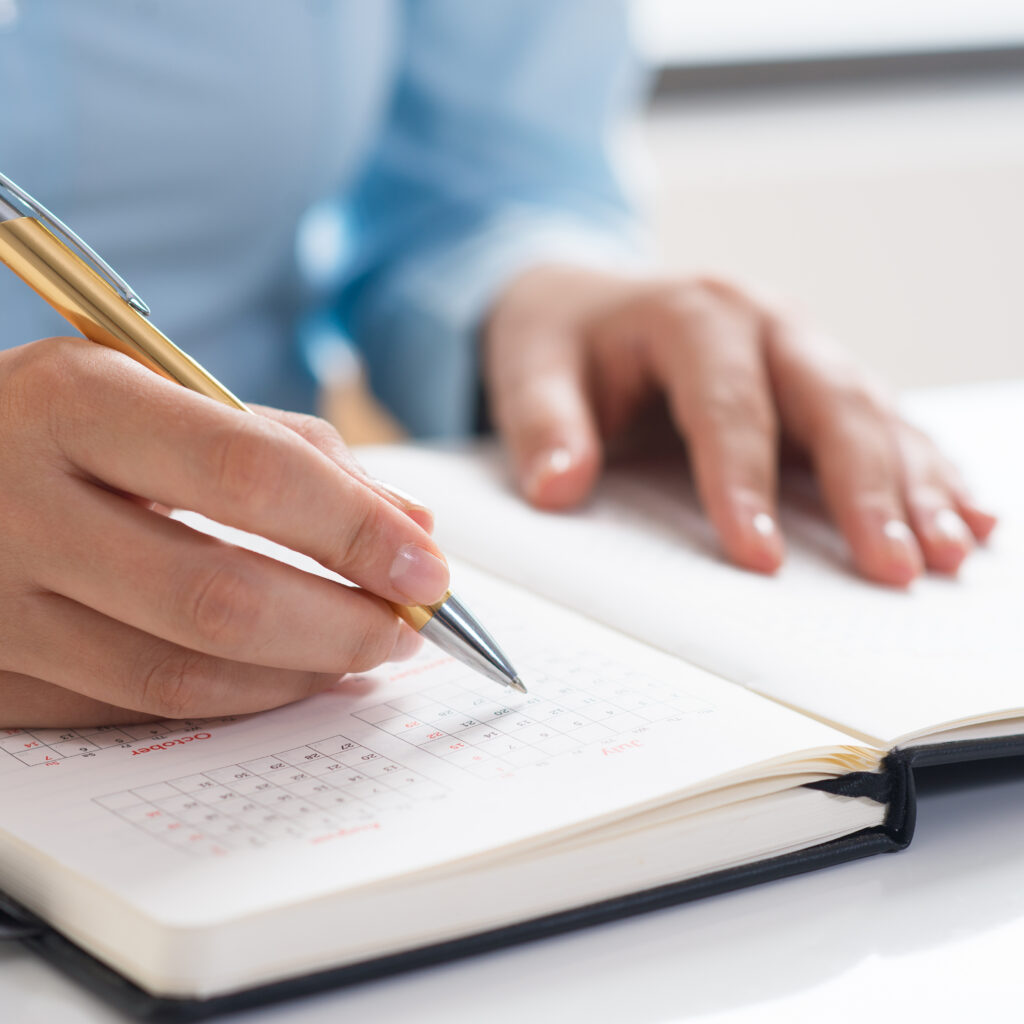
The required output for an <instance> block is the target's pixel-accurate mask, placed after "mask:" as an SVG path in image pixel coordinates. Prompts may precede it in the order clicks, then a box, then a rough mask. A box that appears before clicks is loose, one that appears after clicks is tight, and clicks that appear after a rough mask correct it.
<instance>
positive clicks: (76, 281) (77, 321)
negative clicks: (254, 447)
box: [0, 174, 526, 693]
mask: <svg viewBox="0 0 1024 1024" xmlns="http://www.w3.org/2000/svg"><path fill="white" fill-rule="evenodd" d="M62 239H63V240H62ZM0 262H3V263H5V264H6V265H7V266H8V267H9V268H10V269H11V270H13V271H14V273H15V274H17V275H18V277H20V278H21V279H22V280H23V281H24V282H25V283H26V284H27V285H28V286H29V287H30V288H32V289H34V290H35V291H36V292H38V293H39V294H40V295H41V296H42V297H43V298H44V299H45V300H46V301H47V302H48V303H49V304H50V305H51V306H53V308H54V309H55V310H57V312H58V313H60V314H61V316H63V317H64V318H65V319H66V320H68V321H69V322H70V323H72V324H73V325H74V326H75V327H77V328H78V330H79V331H81V332H82V334H84V335H85V336H86V337H87V338H88V339H90V341H95V342H97V343H98V344H100V345H106V346H108V347H109V348H114V349H117V350H118V351H119V352H123V353H124V354H125V355H127V356H131V357H132V359H135V360H137V361H138V362H140V363H142V365H143V366H147V367H149V369H151V370H152V371H153V372H154V373H158V374H160V376H162V377H166V378H167V379H168V380H172V381H175V382H176V383H178V384H183V385H184V386H185V387H187V388H191V389H192V390H193V391H196V392H198V393H199V394H201V395H206V397H207V398H212V399H214V400H216V401H218V402H222V403H223V404H224V405H230V406H232V407H233V408H235V409H239V410H240V411H242V412H247V413H252V410H251V409H250V408H248V406H246V405H245V403H244V402H242V401H241V400H240V399H238V398H236V397H235V396H234V395H233V394H232V393H231V392H230V391H228V389H227V388H225V387H224V386H223V385H222V384H220V383H219V382H218V381H217V380H216V379H215V378H214V377H212V376H211V375H210V374H209V373H207V372H206V370H204V369H203V368H202V367H201V366H200V365H199V364H198V363H197V362H196V361H195V360H194V359H192V357H191V356H189V355H186V353H184V352H182V350H181V349H180V348H178V347H177V346H176V345H175V344H174V343H173V342H172V341H171V340H170V339H169V338H168V337H166V336H165V335H164V334H161V333H160V331H158V330H157V329H156V328H155V327H154V326H153V325H152V324H151V323H150V322H149V320H148V319H147V318H148V317H149V307H148V306H147V305H146V304H145V303H144V302H143V301H142V300H141V299H140V298H139V297H138V295H136V294H135V292H134V291H132V289H131V288H129V287H128V285H127V283H126V282H125V281H124V279H123V278H121V277H120V276H119V275H118V274H116V273H115V272H114V270H113V268H111V267H110V266H109V265H108V264H107V263H106V262H104V261H103V260H102V259H101V258H100V257H99V256H98V255H97V254H96V253H95V252H94V251H93V250H92V249H91V248H89V246H88V245H86V244H85V242H83V241H82V239H81V238H79V237H78V236H77V235H76V234H75V233H74V232H73V231H72V230H71V229H70V228H68V227H67V225H65V224H64V223H62V222H61V221H60V220H58V219H57V218H56V217H55V216H54V215H53V214H52V213H50V212H49V210H47V209H46V207H44V206H42V205H41V204H40V203H38V202H37V201H36V200H35V199H33V198H32V196H30V195H29V194H28V193H27V192H25V191H24V190H23V189H21V188H19V187H18V186H17V185H16V184H15V183H14V182H13V181H11V180H10V179H9V178H7V177H5V176H4V175H2V174H0ZM390 603H391V607H392V608H393V609H394V610H395V613H396V614H397V615H398V616H399V617H400V618H402V619H404V620H405V622H407V623H408V624H409V625H410V626H412V628H413V629H415V630H416V631H417V632H418V633H420V634H421V635H422V636H424V637H426V639H428V640H430V641H432V642H433V643H434V644H436V645H437V646H438V647H440V648H441V649H442V650H444V651H446V652H447V653H448V654H451V655H452V656H453V657H455V658H457V659H458V660H459V661H461V662H463V663H464V664H466V665H469V666H470V667H472V668H475V669H476V670H477V671H478V672H481V673H482V674H483V675H485V676H487V677H488V678H489V679H493V680H495V681H496V682H499V683H501V684H502V685H503V686H510V687H512V688H513V689H515V690H518V691H519V692H520V693H526V687H525V686H523V683H522V681H521V680H520V678H519V676H518V675H517V674H516V671H515V669H514V668H513V667H512V665H511V664H510V663H509V660H508V658H506V657H505V655H504V654H503V653H502V651H501V648H500V647H498V645H497V644H496V643H495V642H494V640H493V638H492V637H491V635H490V634H489V633H488V632H487V631H486V630H485V629H484V628H483V626H481V625H480V623H479V622H477V620H476V619H475V618H474V617H473V615H472V614H471V613H470V612H469V611H468V610H467V609H466V607H465V606H464V605H463V604H462V602H460V601H459V599H458V598H457V597H455V596H454V595H453V594H452V593H451V591H449V592H448V593H447V594H445V596H444V597H443V598H442V599H441V600H440V601H438V602H437V603H436V604H432V605H401V604H396V603H394V602H390Z"/></svg>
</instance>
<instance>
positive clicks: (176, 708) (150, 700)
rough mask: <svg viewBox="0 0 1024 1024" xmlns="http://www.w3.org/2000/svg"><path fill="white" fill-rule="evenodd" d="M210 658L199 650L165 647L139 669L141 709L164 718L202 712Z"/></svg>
mask: <svg viewBox="0 0 1024 1024" xmlns="http://www.w3.org/2000/svg"><path fill="white" fill-rule="evenodd" d="M205 666H206V659H205V658H204V657H203V656H202V655H201V654H199V653H198V652H196V651H187V650H181V649H175V648H168V649H163V650H161V651H160V652H159V653H158V654H157V655H156V657H155V658H154V657H152V655H150V658H149V660H148V661H147V663H146V664H145V665H144V666H143V668H142V671H141V672H139V673H138V675H137V678H138V686H139V705H140V710H142V711H145V712H147V713H148V714H153V715H160V716H161V717H164V718H174V719H178V718H188V717H190V716H191V715H195V714H200V713H201V712H202V710H203V708H202V694H203V692H204V689H205V687H204V683H205V682H206V681H207V680H206V672H205V671H204V668H205Z"/></svg>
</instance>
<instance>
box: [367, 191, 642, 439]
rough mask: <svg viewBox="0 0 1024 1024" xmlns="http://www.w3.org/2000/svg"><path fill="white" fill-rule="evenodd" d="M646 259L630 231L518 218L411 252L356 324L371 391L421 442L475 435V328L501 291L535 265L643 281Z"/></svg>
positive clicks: (534, 214)
mask: <svg viewBox="0 0 1024 1024" xmlns="http://www.w3.org/2000/svg"><path fill="white" fill-rule="evenodd" d="M648 252H649V246H648V245H647V244H646V241H645V239H644V238H643V236H642V235H641V234H640V233H639V232H638V231H637V230H636V229H635V228H633V227H632V225H629V224H623V226H622V228H621V230H615V229H613V228H607V229H602V228H600V227H595V226H594V225H593V224H592V223H589V222H584V221H582V220H578V219H575V218H571V217H567V216H564V215H563V216H560V215H558V214H554V215H551V214H546V213H540V212H538V211H537V210H529V211H522V210H515V211H508V212H505V213H503V214H502V215H501V216H500V217H497V218H494V219H492V220H491V221H489V222H488V223H487V224H486V225H485V226H484V227H483V228H481V229H480V230H479V231H476V232H474V233H473V234H472V235H471V236H470V237H468V238H466V239H464V240H462V241H460V242H458V243H456V244H455V245H450V246H444V247H439V248H436V249H434V250H431V251H428V252H425V253H422V254H417V256H415V257H413V258H411V259H409V260H407V261H406V262H405V263H404V264H402V265H400V266H399V267H398V268H397V269H396V270H394V271H392V272H391V273H389V274H387V275H386V276H385V279H384V280H383V281H381V282H380V283H378V284H376V285H371V286H370V287H369V288H368V289H367V292H366V293H364V295H363V296H362V301H361V303H360V308H359V310H358V312H357V314H356V317H355V318H354V321H353V324H352V326H353V328H354V334H355V337H356V340H357V344H358V345H359V347H360V349H361V350H362V352H363V355H364V358H365V360H366V364H367V368H368V370H369V374H370V380H371V383H372V385H373V388H374V391H375V392H376V393H377V395H378V396H379V397H380V398H381V399H382V400H383V401H384V402H385V403H386V404H387V405H388V406H389V407H390V408H391V409H392V411H393V412H394V413H395V414H396V415H397V416H398V417H399V418H400V419H401V420H402V422H403V423H404V424H405V426H406V427H407V428H408V429H409V430H410V431H411V432H412V433H413V434H415V435H417V436H423V437H457V436H461V435H465V434H468V433H471V432H472V431H473V429H474V427H475V425H476V422H477V414H478V407H479V380H480V369H479V353H478V348H479V345H478V341H479V337H478V336H479V330H480V326H481V324H482V323H483V321H484V319H485V318H486V315H487V312H488V310H489V309H490V307H491V306H492V304H493V303H494V301H495V300H496V299H497V298H498V296H499V295H500V293H501V291H502V290H503V289H504V288H505V286H506V285H507V283H508V282H509V281H511V280H512V279H513V278H514V277H516V276H517V275H518V274H520V273H522V272H524V271H526V270H527V269H529V268H530V267H532V266H537V265H538V264H541V263H565V264H571V265H573V266H578V267H582V268H589V269H593V270H604V271H608V272H614V273H619V274H623V275H628V276H633V275H640V274H643V273H645V272H647V271H649V270H650V269H651V263H650V259H649V256H648Z"/></svg>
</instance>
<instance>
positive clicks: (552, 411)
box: [487, 330, 601, 509]
mask: <svg viewBox="0 0 1024 1024" xmlns="http://www.w3.org/2000/svg"><path fill="white" fill-rule="evenodd" d="M506 340H507V341H509V342H511V343H507V344H501V343H497V342H496V343H492V345H491V346H490V350H489V358H488V369H487V376H488V381H489V387H490V397H491V403H492V411H493V413H494V419H495V422H496V424H497V427H498V431H499V433H500V434H501V435H502V437H503V438H504V440H505V443H506V445H507V446H508V449H509V452H510V454H511V457H512V463H513V467H514V472H515V475H516V479H517V481H518V482H519V486H520V488H521V490H522V492H523V494H524V495H525V496H526V498H527V500H529V501H530V502H532V503H533V504H534V505H537V506H538V507H540V508H548V509H561V508H568V507H571V506H573V505H576V504H578V503H579V502H581V501H582V500H583V499H584V498H585V497H586V496H587V495H588V494H589V493H590V491H591V490H592V488H593V486H594V482H595V481H596V479H597V475H598V473H599V471H600V466H601V444H600V440H599V438H598V432H597V426H596V424H595V422H594V417H593V412H592V410H591V406H590V401H589V399H588V395H587V387H586V380H585V366H584V359H583V350H582V347H581V345H580V344H578V342H577V340H576V339H575V338H572V337H567V336H565V335H561V334H550V333H544V332H543V331H539V330H538V331H533V332H531V333H526V334H523V335H521V336H517V337H516V338H515V339H506Z"/></svg>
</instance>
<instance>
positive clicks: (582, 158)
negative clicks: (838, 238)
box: [0, 0, 637, 435]
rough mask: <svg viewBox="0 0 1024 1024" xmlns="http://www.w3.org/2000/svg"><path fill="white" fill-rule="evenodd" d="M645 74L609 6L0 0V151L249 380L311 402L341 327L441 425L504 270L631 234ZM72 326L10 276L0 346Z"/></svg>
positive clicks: (537, 1)
mask: <svg viewBox="0 0 1024 1024" xmlns="http://www.w3.org/2000/svg"><path fill="white" fill-rule="evenodd" d="M636 84H637V83H636V76H635V75H633V74H632V68H631V64H630V61H629V57H628V46H627V38H626V18H625V12H624V10H623V8H622V6H621V4H620V3H618V2H615V0H406V2H402V0H333V2H332V0H290V2H285V0H88V2H83V0H4V2H3V3H2V4H0V97H2V102H0V170H3V172H4V173H6V174H8V175H9V176H10V177H12V178H13V179H14V180H15V181H17V182H18V183H19V184H21V185H22V186H23V187H24V188H27V189H28V190H29V191H30V192H33V193H34V194H35V195H36V197H37V198H38V199H40V200H41V201H42V202H43V203H44V204H46V205H47V206H49V207H50V208H51V209H53V210H54V212H56V213H57V214H58V215H59V216H61V217H62V218H63V219H64V220H66V221H67V222H68V223H69V224H71V225H72V226H73V227H74V228H75V229H76V230H77V231H78V232H79V233H80V234H81V235H82V236H83V237H84V238H85V239H86V240H88V241H89V242H90V244H92V245H93V246H94V247H95V248H96V249H97V250H98V251H99V252H100V253H101V254H102V255H103V256H104V257H105V258H106V259H107V260H108V262H110V263H111V264H112V265H113V266H114V267H115V268H116V269H118V270H119V271H120V272H121V273H122V275H123V276H124V277H126V278H127V279H128V281H129V283H130V284H131V285H132V287H133V288H135V290H136V291H138V292H139V294H140V295H141V296H142V297H143V298H144V299H145V300H146V302H148V303H149V305H150V306H151V307H152V309H153V319H154V322H155V323H156V324H157V325H158V326H160V327H161V329H162V330H164V331H165V333H167V334H169V335H170V336H171V337H172V338H173V339H174V340H175V341H177V342H178V344H179V345H181V346H182V347H183V348H184V349H185V350H186V351H188V352H190V353H191V354H192V355H194V356H195V357H196V358H197V359H198V360H199V361H200V362H202V363H203V364H205V365H206V366H207V367H208V368H209V369H210V371H211V372H212V373H213V374H214V375H215V376H217V377H219V378H220V379H221V380H222V381H223V382H224V383H225V384H227V385H228V387H230V388H231V389H232V390H234V391H235V392H236V393H238V394H239V395H240V396H241V397H243V398H245V399H247V400H249V401H253V402H264V403H268V404H273V405H279V406H284V407H288V408H296V409H307V410H308V409H311V408H312V406H313V402H314V396H315V387H316V380H315V374H314V371H315V370H316V369H318V368H323V367H324V366H327V365H329V364H330V362H331V360H330V352H331V351H332V348H331V346H332V345H334V344H336V343H337V342H339V341H340V340H341V339H342V338H343V336H346V335H347V336H348V337H351V338H352V339H354V341H355V343H356V344H357V346H358V348H359V349H360V351H361V352H362V353H363V354H364V357H365V359H366V362H367V365H368V367H369V369H370V373H371V378H372V381H373V383H374V386H375V388H376V389H377V390H378V392H379V393H380V394H381V395H382V396H383V398H384V399H385V401H387V403H388V404H389V405H391V406H392V408H393V409H394V410H395V411H396V412H397V413H398V415H399V416H400V417H401V418H402V419H403V420H404V421H405V422H406V424H407V425H408V426H409V427H410V428H411V429H412V430H413V431H414V432H416V433H420V434H434V435H439V434H440V435H444V434H454V433H459V432H462V431H465V430H467V429H470V428H471V427H472V425H473V419H474V414H475V403H476V398H477V361H476V335H477V331H478V327H479V324H480V321H481V318H482V316H483V315H484V314H485V311H486V309H487V307H488V304H489V303H490V301H491V300H492V299H493V297H494V296H495V295H496V293H497V292H498V290H499V289H500V288H501V286H502V284H503V282H505V281H507V280H508V279H509V277H510V275H512V274H514V273H516V272H517V271H518V270H520V269H522V268H524V267H526V266H528V265H530V264H531V263H534V262H537V261H542V260H551V259H561V260H566V259H571V260H574V261H575V262H582V263H597V264H605V263H608V262H610V261H614V260H616V259H619V258H622V257H623V256H624V254H626V253H628V252H629V251H630V250H631V248H632V246H633V240H632V237H631V231H632V226H631V223H630V218H629V212H628V204H627V202H626V200H625V199H624V196H623V191H622V187H621V184H620V179H619V175H618V173H617V172H616V169H615V167H614V162H613V160H612V158H611V156H610V153H611V152H612V149H613V147H612V145H611V143H612V140H613V136H614V133H615V131H616V125H617V122H618V119H619V116H620V114H621V113H622V112H623V111H624V110H625V109H626V108H627V107H628V106H629V104H630V103H631V101H632V99H633V98H634V94H635V91H636V88H635V87H636ZM316 204H318V205H316ZM311 206H312V207H313V208H314V211H315V212H314V213H313V214H309V213H308V212H307V211H309V209H310V207H311ZM300 226H301V227H302V230H298V229H299V228H300ZM312 310H319V312H311V311H312ZM66 333H69V331H68V327H67V324H66V323H65V322H64V321H63V320H62V319H60V318H59V317H58V316H57V315H56V314H55V313H53V312H52V311H51V310H50V309H49V307H47V306H46V305H45V304H44V303H43V302H42V301H41V300H40V299H38V297H36V296H35V294H34V293H32V292H30V291H29V290H28V289H27V288H26V287H25V286H24V285H23V284H22V283H21V282H20V281H19V280H18V279H17V278H15V277H14V276H13V275H12V274H9V273H6V272H3V273H0V346H3V347H9V346H12V345H17V344H21V343H24V342H28V341H32V340H34V339H36V338H40V337H45V336H48V335H53V334H66Z"/></svg>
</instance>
